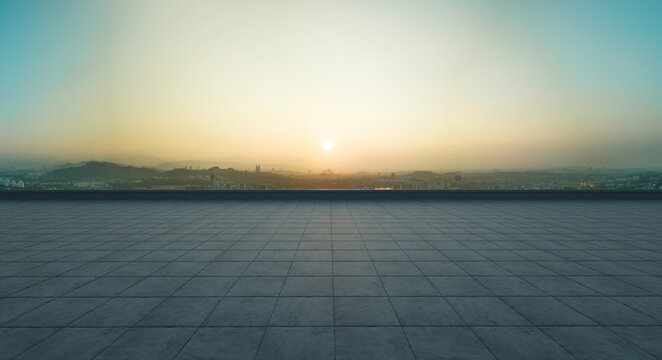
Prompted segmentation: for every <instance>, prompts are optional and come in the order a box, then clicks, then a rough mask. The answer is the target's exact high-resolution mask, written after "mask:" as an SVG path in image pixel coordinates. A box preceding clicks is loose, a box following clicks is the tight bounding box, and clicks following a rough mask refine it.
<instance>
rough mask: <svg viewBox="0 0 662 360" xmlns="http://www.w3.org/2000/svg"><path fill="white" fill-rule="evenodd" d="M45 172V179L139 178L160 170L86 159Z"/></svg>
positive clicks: (153, 174)
mask: <svg viewBox="0 0 662 360" xmlns="http://www.w3.org/2000/svg"><path fill="white" fill-rule="evenodd" d="M72 165H73V166H71V167H66V168H62V169H57V170H53V171H51V172H48V173H46V174H45V175H44V176H43V178H47V179H141V178H149V177H154V176H159V175H160V174H161V172H160V171H158V170H154V169H149V168H144V167H135V166H122V165H118V164H115V163H111V162H100V161H88V162H86V163H84V164H83V165H80V166H77V165H78V164H75V165H74V164H72Z"/></svg>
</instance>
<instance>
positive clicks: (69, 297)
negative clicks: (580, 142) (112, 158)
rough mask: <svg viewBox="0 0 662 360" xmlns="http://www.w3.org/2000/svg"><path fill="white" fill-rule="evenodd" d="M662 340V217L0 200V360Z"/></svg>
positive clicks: (612, 208)
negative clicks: (1, 359) (0, 359)
mask: <svg viewBox="0 0 662 360" xmlns="http://www.w3.org/2000/svg"><path fill="white" fill-rule="evenodd" d="M660 339H662V202H660V201H637V202H624V201H512V202H500V201H455V202H453V201H437V202H434V201H429V202H405V201H399V202H395V201H377V202H369V201H366V202H361V201H318V202H314V201H298V202H297V201H290V202H287V201H283V202H273V201H272V202H255V201H252V202H194V201H192V202H185V201H177V202H148V201H144V202H139V201H134V202H102V201H98V202H93V201H92V202H84V201H80V202H55V201H51V202H10V201H0V357H1V358H3V359H41V358H48V359H56V358H57V359H173V358H176V359H316V360H317V359H319V360H323V359H338V360H340V359H414V358H415V359H418V360H424V359H447V358H452V359H494V358H496V359H532V358H536V359H544V358H548V359H572V358H581V359H612V358H613V359H654V358H656V357H657V358H662V342H661V341H660Z"/></svg>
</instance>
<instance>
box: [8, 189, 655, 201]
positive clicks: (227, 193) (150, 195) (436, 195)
mask: <svg viewBox="0 0 662 360" xmlns="http://www.w3.org/2000/svg"><path fill="white" fill-rule="evenodd" d="M1 200H8V201H17V200H18V201H21V200H40V201H41V200H57V201H62V200H168V201H170V200H193V201H200V200H235V201H236V200H278V201H283V200H387V201H390V200H415V201H423V200H662V191H661V190H7V191H0V201H1Z"/></svg>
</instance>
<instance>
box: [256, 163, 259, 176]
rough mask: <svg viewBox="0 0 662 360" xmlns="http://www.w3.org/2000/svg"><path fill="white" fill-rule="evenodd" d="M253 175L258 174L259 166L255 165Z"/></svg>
mask: <svg viewBox="0 0 662 360" xmlns="http://www.w3.org/2000/svg"><path fill="white" fill-rule="evenodd" d="M255 173H256V174H258V175H259V174H260V165H255Z"/></svg>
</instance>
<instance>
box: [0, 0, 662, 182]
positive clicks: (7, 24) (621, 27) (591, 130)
mask: <svg viewBox="0 0 662 360" xmlns="http://www.w3.org/2000/svg"><path fill="white" fill-rule="evenodd" d="M660 39H662V2H661V1H657V0H650V1H648V0H636V1H629V0H623V1H611V0H582V1H576V0H554V1H552V0H548V1H530V0H522V1H514V0H511V1H509V0H505V1H478V0H458V1H450V0H449V1H440V0H429V1H427V0H402V1H395V0H378V1H377V0H375V1H368V0H347V1H343V0H336V1H311V0H301V1H298V0H291V1H290V0H282V1H278V0H263V1H262V0H242V1H222V0H221V1H207V0H189V1H183V0H182V1H175V0H112V1H104V0H60V1H49V0H44V1H38V0H0V54H1V55H0V159H1V158H51V159H52V158H57V159H62V160H66V161H80V160H89V159H106V160H113V159H130V158H154V159H163V160H164V161H165V160H187V159H191V160H219V161H222V160H228V159H241V160H243V161H246V162H254V163H279V164H285V165H284V166H286V167H289V168H290V169H292V170H301V169H314V170H318V169H326V168H332V169H334V170H336V171H350V170H377V169H381V170H417V169H418V170H440V169H448V170H453V169H496V168H499V169H524V168H528V169H530V168H548V167H558V166H594V167H601V166H606V167H642V166H662V66H660V64H662V41H660ZM329 143H331V144H332V147H331V149H330V150H329V149H328V148H329V146H328V144H329ZM325 144H326V145H327V146H325ZM221 165H222V163H221Z"/></svg>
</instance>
